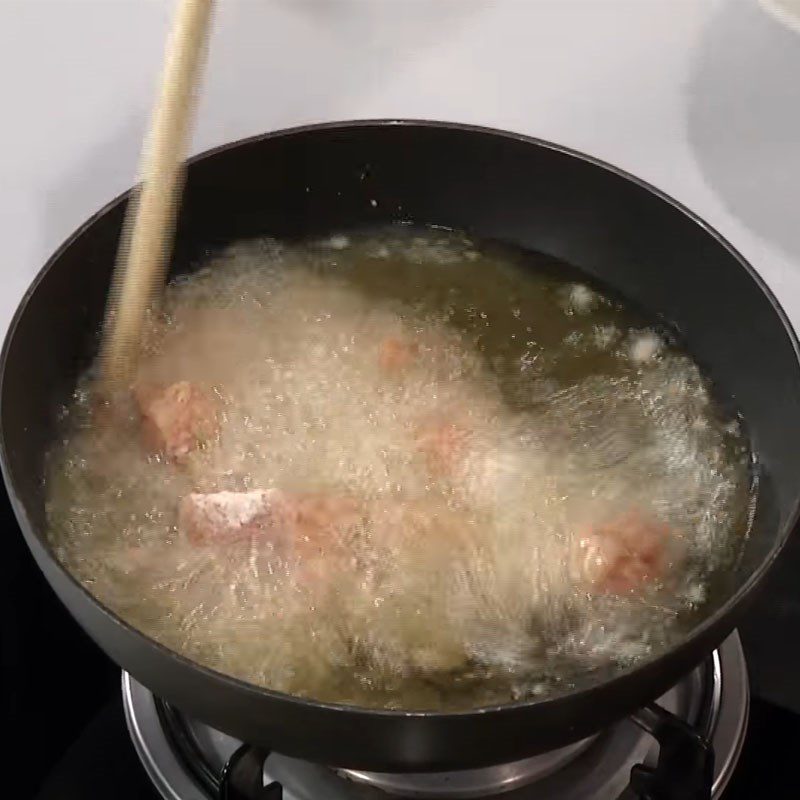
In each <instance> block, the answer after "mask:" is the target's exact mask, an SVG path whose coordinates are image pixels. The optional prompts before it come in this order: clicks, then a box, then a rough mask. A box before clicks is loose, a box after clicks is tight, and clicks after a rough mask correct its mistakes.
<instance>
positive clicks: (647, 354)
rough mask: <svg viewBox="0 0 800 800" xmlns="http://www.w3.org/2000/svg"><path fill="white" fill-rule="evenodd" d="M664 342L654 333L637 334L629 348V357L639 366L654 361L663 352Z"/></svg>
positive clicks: (632, 337) (632, 338)
mask: <svg viewBox="0 0 800 800" xmlns="http://www.w3.org/2000/svg"><path fill="white" fill-rule="evenodd" d="M663 346H664V343H663V341H662V340H661V338H660V337H659V336H657V335H656V334H655V333H653V332H652V331H644V332H642V333H635V334H633V335H632V336H631V341H630V345H629V346H628V357H629V358H630V360H631V361H632V362H633V363H634V364H637V365H643V364H646V363H648V362H650V361H652V360H653V359H654V358H655V357H656V356H657V355H658V354H659V353H660V352H661V350H662V348H663Z"/></svg>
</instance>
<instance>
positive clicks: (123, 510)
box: [46, 227, 755, 710]
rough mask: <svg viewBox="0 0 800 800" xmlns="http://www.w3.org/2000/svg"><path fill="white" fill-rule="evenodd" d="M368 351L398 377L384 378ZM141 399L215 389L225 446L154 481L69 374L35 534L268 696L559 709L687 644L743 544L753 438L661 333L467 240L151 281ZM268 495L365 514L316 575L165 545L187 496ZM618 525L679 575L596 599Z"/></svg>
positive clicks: (565, 275)
mask: <svg viewBox="0 0 800 800" xmlns="http://www.w3.org/2000/svg"><path fill="white" fill-rule="evenodd" d="M387 341H397V342H401V343H402V342H406V343H408V342H414V343H415V347H416V348H417V349H416V350H415V351H414V352H415V358H414V359H413V360H411V362H410V363H409V364H406V365H404V366H403V368H402V369H399V370H394V369H390V370H387V369H386V368H385V366H386V365H385V364H383V365H382V361H381V347H382V344H383V343H385V342H387ZM139 379H140V380H142V381H149V382H155V383H159V382H161V383H171V382H175V381H189V382H192V383H195V384H197V385H199V386H202V387H205V388H206V389H207V390H208V391H210V392H213V393H214V394H215V396H216V398H217V399H218V401H219V403H220V405H221V408H222V412H221V426H220V434H219V437H218V438H217V440H215V441H213V442H211V443H209V445H208V446H206V447H204V448H201V449H198V450H196V451H195V452H193V453H192V454H191V455H190V457H189V458H188V459H187V462H186V463H185V464H183V465H180V466H177V465H175V464H173V463H170V462H168V461H166V460H164V459H163V458H161V457H160V456H158V455H157V454H156V455H154V454H152V453H150V452H148V451H147V450H146V449H145V448H144V447H143V445H142V440H141V432H140V420H139V417H138V413H137V411H136V410H135V408H134V407H133V405H132V404H131V406H130V407H129V408H125V409H124V413H122V414H121V415H118V416H117V417H116V418H115V419H114V422H113V424H109V423H108V421H107V420H106V419H105V417H104V416H103V414H104V413H106V411H107V409H106V410H105V411H104V409H103V408H102V407H98V405H97V404H96V403H95V402H94V401H93V398H94V392H93V377H92V373H91V372H90V373H88V374H87V375H85V376H83V378H82V379H81V381H80V384H79V387H78V389H77V391H76V392H75V395H74V398H73V400H72V402H71V403H70V404H69V406H68V407H66V408H64V409H63V415H62V416H63V419H62V428H61V431H62V434H61V438H60V440H59V442H58V443H57V444H56V445H55V446H54V447H53V449H52V452H51V453H50V454H49V458H48V465H47V475H46V489H47V497H48V501H47V514H48V520H49V537H50V542H51V544H52V546H53V548H54V550H55V552H56V554H57V555H58V557H59V559H60V560H61V561H62V562H63V563H64V564H65V565H66V567H67V568H68V569H69V570H70V571H71V572H72V573H73V574H74V575H75V576H76V577H77V578H78V579H79V580H80V581H81V582H82V583H83V584H84V585H85V586H86V587H87V588H88V589H89V591H91V592H92V593H93V594H94V596H95V597H97V598H98V600H100V601H101V602H103V603H104V604H106V605H107V606H108V607H109V608H111V609H112V610H113V611H115V612H116V613H117V614H119V615H120V616H121V617H122V618H123V619H125V620H126V621H128V622H129V623H130V624H132V625H133V626H135V627H137V628H138V629H140V630H142V631H143V632H144V633H146V634H147V635H149V636H151V637H153V638H154V639H156V640H158V641H159V642H161V643H163V644H164V645H166V646H167V647H170V648H172V649H174V650H176V651H178V652H180V653H182V654H184V655H185V656H188V657H189V658H191V659H193V660H195V661H197V662H199V663H202V664H204V665H206V666H208V667H211V668H213V669H216V670H219V671H221V672H224V673H227V674H231V675H234V676H236V677H238V678H241V679H243V680H246V681H249V682H252V683H254V684H258V685H262V686H265V687H268V688H270V689H274V690H278V691H282V692H287V693H290V694H295V695H301V696H304V697H309V698H313V699H317V700H324V701H329V702H340V703H347V704H354V705H359V706H367V707H382V708H402V709H440V710H451V709H462V708H471V707H479V706H486V705H493V704H498V703H506V702H510V701H516V700H520V699H528V698H533V697H542V696H548V695H552V694H555V693H560V692H564V691H568V690H569V689H570V688H573V687H574V686H577V685H581V684H584V683H586V682H588V681H591V680H592V676H593V675H595V674H596V673H597V672H598V670H603V669H608V668H612V667H620V668H622V667H627V666H630V665H631V664H635V663H637V662H638V661H640V660H642V659H646V658H649V657H651V656H654V655H656V654H658V653H659V652H661V651H663V650H664V649H666V648H668V647H670V646H671V645H672V644H673V643H674V642H675V641H677V640H678V639H679V638H680V637H681V636H682V635H684V633H685V624H682V623H683V620H684V619H685V618H686V616H687V615H688V614H691V613H692V612H694V611H696V609H698V608H701V607H702V605H703V603H704V602H705V599H706V597H705V595H706V591H707V587H708V585H709V580H710V578H711V576H713V575H714V574H715V573H716V572H718V571H719V570H721V569H724V568H725V567H727V566H729V565H730V564H731V563H732V562H733V561H734V559H735V558H736V556H737V554H738V553H739V552H740V550H741V546H742V543H743V541H744V537H745V536H746V535H747V532H748V520H749V519H750V513H751V510H752V507H753V503H754V500H755V498H754V490H753V481H752V470H751V465H752V464H751V456H750V453H749V449H748V443H747V440H746V437H745V435H744V433H743V432H742V430H741V428H740V425H739V423H738V422H737V420H735V419H734V418H732V417H731V416H729V415H726V414H725V413H724V412H723V411H722V409H721V408H720V407H719V406H718V405H717V404H716V403H715V402H714V399H713V397H712V394H711V390H710V386H709V383H708V381H707V380H706V379H705V378H704V377H703V376H702V375H701V373H700V371H699V369H698V367H697V366H696V365H695V364H694V363H693V362H692V360H691V359H690V358H689V357H688V356H687V355H686V354H685V353H683V352H682V351H681V350H680V349H679V348H678V347H676V346H675V345H674V343H672V342H671V341H670V340H669V336H668V335H667V334H666V333H665V332H664V331H663V330H661V329H660V328H659V327H658V326H656V327H654V326H653V325H652V324H651V322H650V321H648V320H646V319H645V318H643V317H642V316H641V315H639V314H637V313H636V312H635V311H633V310H632V309H631V308H629V307H628V306H627V305H626V304H625V303H623V302H620V301H619V300H617V299H615V298H613V297H611V296H610V295H608V294H604V293H603V292H602V291H598V290H597V288H595V287H592V286H590V285H589V284H588V283H587V282H586V280H585V278H584V277H583V276H582V275H581V274H580V273H578V272H577V271H574V270H572V269H571V268H569V267H568V266H566V265H564V264H561V263H557V262H554V261H552V260H550V259H547V258H546V257H544V256H538V255H534V254H530V253H521V252H517V251H515V250H513V249H511V248H507V247H501V246H498V245H491V244H488V243H479V242H473V241H470V240H468V239H467V238H466V237H464V236H462V235H460V234H456V233H452V232H447V231H440V230H419V229H412V228H402V227H394V228H390V229H386V230H380V231H374V232H364V233H361V234H358V235H343V234H337V235H335V236H332V237H330V238H328V239H325V240H322V241H311V242H303V243H299V244H297V243H294V244H290V243H280V242H276V241H274V240H269V239H263V240H253V241H245V242H239V243H237V244H235V245H232V246H231V247H229V248H228V249H226V250H225V251H224V252H221V253H218V254H217V255H215V256H213V257H211V258H209V259H207V261H206V263H204V264H201V265H199V269H198V270H196V271H195V272H194V273H192V274H190V275H187V276H184V277H181V278H179V279H176V280H174V281H173V282H172V283H170V284H169V286H168V287H167V290H166V295H165V298H164V302H163V304H162V306H161V307H160V309H159V310H158V311H157V312H156V311H154V312H153V313H152V314H151V315H150V318H149V323H148V328H147V333H146V337H145V341H144V344H143V356H142V363H141V368H140V375H139ZM430 425H434V426H435V425H439V426H442V425H444V426H454V425H457V426H460V428H461V429H462V430H464V431H467V432H468V438H467V444H466V445H465V446H464V447H463V448H462V449H463V457H461V458H460V461H459V464H458V469H454V470H446V469H445V470H440V469H436V468H435V467H436V465H432V464H431V463H430V460H426V458H425V454H424V452H422V451H421V449H420V444H419V443H420V437H421V433H420V431H424V430H426V429H427V428H426V426H430ZM423 438H424V437H423ZM271 488H276V489H280V490H282V491H286V492H309V491H310V492H316V493H319V494H322V495H326V496H331V497H340V496H348V497H357V498H359V502H360V503H361V504H362V506H363V508H365V509H367V511H366V512H365V514H364V518H363V521H362V523H361V524H360V525H359V526H358V529H357V530H356V531H355V533H354V535H353V537H352V540H351V541H350V542H349V543H348V547H349V548H350V550H349V554H350V557H349V559H348V560H347V561H346V562H342V561H341V559H339V560H335V559H333V558H331V559H330V562H326V561H325V560H324V559H323V564H327V567H326V569H327V570H328V573H329V574H326V575H323V576H321V577H320V576H319V575H317V576H316V577H314V578H312V579H309V577H308V575H307V574H303V573H300V572H298V570H297V568H296V567H297V565H296V564H293V563H291V562H290V561H289V560H286V559H283V560H282V559H281V558H280V557H279V556H278V555H277V554H276V552H275V551H274V550H272V549H271V548H269V547H266V546H264V544H263V543H260V542H259V541H258V540H256V539H250V540H247V541H243V542H235V543H224V542H223V543H216V544H213V545H207V546H198V545H197V544H192V543H191V542H189V541H188V540H187V538H186V537H185V535H184V534H183V533H182V532H181V531H180V530H179V528H178V525H177V507H178V503H179V501H180V499H181V498H182V497H184V496H186V495H187V494H189V493H190V492H216V491H237V492H238V491H252V490H255V489H271ZM633 508H636V509H644V510H645V511H646V512H647V513H648V514H652V515H653V516H654V517H657V518H658V520H659V521H660V522H661V523H663V525H664V526H665V528H666V529H667V530H668V531H669V535H670V537H672V538H674V540H675V543H676V546H679V548H680V552H681V554H682V556H681V558H680V561H677V560H676V561H675V562H674V564H673V563H672V562H671V563H670V568H669V570H668V574H667V575H664V576H660V578H659V580H656V581H653V582H652V583H651V584H649V585H648V586H646V587H645V588H644V589H643V590H642V591H637V592H617V593H611V592H605V591H595V590H594V588H593V586H591V585H589V586H587V585H586V584H585V583H584V582H581V581H580V580H579V579H578V578H576V567H575V559H574V558H573V557H572V556H571V554H573V553H574V552H575V548H576V546H577V542H578V539H579V538H580V536H581V535H582V534H581V532H582V531H586V530H587V529H590V528H591V526H592V525H593V524H595V523H596V522H597V521H598V520H601V519H607V518H609V515H611V516H613V515H614V514H624V513H626V509H633ZM309 580H311V584H312V585H309ZM318 580H325V581H326V585H327V586H328V589H327V590H326V593H325V594H324V597H323V596H321V595H320V593H319V587H318V586H317V585H316V584H315V582H316V581H318Z"/></svg>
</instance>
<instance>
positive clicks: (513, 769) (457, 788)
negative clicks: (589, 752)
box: [338, 737, 597, 800]
mask: <svg viewBox="0 0 800 800" xmlns="http://www.w3.org/2000/svg"><path fill="white" fill-rule="evenodd" d="M596 738H597V737H591V738H589V739H583V740H582V741H580V742H575V743H574V744H571V745H567V747H561V748H559V749H558V750H551V751H550V752H549V753H543V754H542V755H539V756H533V757H532V758H526V759H523V760H521V761H512V762H511V763H509V764H499V765H498V766H495V767H486V768H485V769H465V770H460V771H458V772H428V773H426V772H420V773H407V774H394V773H390V772H361V771H358V770H350V769H343V770H338V773H339V775H341V776H343V777H345V778H348V779H350V780H351V781H354V782H355V783H361V784H365V785H367V786H374V787H375V788H377V789H381V790H382V791H383V792H385V793H386V794H390V795H395V796H397V797H403V798H458V800H466V798H475V797H478V798H480V797H484V798H486V797H496V796H497V795H499V794H503V793H505V792H510V791H512V790H513V789H518V788H520V787H521V786H527V785H529V784H531V783H534V782H535V781H539V780H542V779H543V778H546V777H547V776H548V775H552V774H553V773H554V772H557V771H558V770H560V769H561V768H562V767H564V766H565V765H566V764H567V763H568V762H570V761H572V760H573V759H574V758H577V757H578V756H579V755H580V754H581V753H583V752H584V751H585V750H586V749H587V748H588V747H590V746H591V744H592V743H593V742H594V740H595V739H596Z"/></svg>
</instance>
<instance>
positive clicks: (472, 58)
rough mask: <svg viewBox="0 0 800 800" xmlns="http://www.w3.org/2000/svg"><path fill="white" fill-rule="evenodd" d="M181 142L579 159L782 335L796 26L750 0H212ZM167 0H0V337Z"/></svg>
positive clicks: (94, 179)
mask: <svg viewBox="0 0 800 800" xmlns="http://www.w3.org/2000/svg"><path fill="white" fill-rule="evenodd" d="M217 5H218V9H217V15H216V20H215V25H214V35H213V39H212V42H211V55H210V61H209V65H208V69H207V73H206V82H205V94H204V97H203V101H202V104H201V107H200V119H199V123H198V129H197V133H196V136H195V139H194V144H193V150H194V151H199V150H203V149H205V148H207V147H210V146H212V145H215V144H219V143H222V142H224V141H228V140H232V139H236V138H240V137H242V136H246V135H250V134H254V133H258V132H260V131H264V130H268V129H273V128H280V127H285V126H290V125H294V124H298V123H303V122H310V121H318V120H332V119H344V118H368V117H383V116H407V117H426V118H439V119H451V120H459V121H469V122H477V123H481V124H485V125H491V126H497V127H501V128H508V129H513V130H517V131H521V132H525V133H530V134H533V135H536V136H541V137H543V138H546V139H552V140H554V141H557V142H560V143H563V144H566V145H569V146H571V147H574V148H577V149H579V150H584V151H586V152H589V153H592V154H593V155H596V156H599V157H601V158H603V159H606V160H608V161H611V162H614V163H616V164H618V165H620V166H622V167H623V168H625V169H627V170H630V171H631V172H634V173H636V174H638V175H640V176H641V177H643V178H645V179H647V180H649V181H651V182H653V183H655V184H656V185H658V186H660V187H661V188H663V189H664V190H666V191H667V192H669V193H670V194H672V195H674V196H676V197H677V198H678V199H680V200H681V201H683V202H684V203H686V204H687V205H688V206H690V207H691V208H693V209H694V210H696V211H697V212H699V213H700V214H701V215H702V216H704V217H705V218H706V219H707V220H708V221H709V222H710V223H711V224H712V225H714V226H716V227H717V228H718V229H719V230H720V231H721V232H722V233H723V234H724V235H725V236H727V237H728V238H729V239H730V240H731V241H732V242H733V244H734V245H735V246H736V247H738V248H739V249H740V250H741V251H742V252H743V253H744V255H745V256H746V257H748V258H749V259H750V260H751V261H752V263H753V264H754V265H755V266H756V267H757V269H758V270H759V271H760V272H761V273H762V274H763V275H764V277H765V278H766V280H767V282H768V283H769V284H770V285H771V286H772V287H773V289H774V290H775V291H776V292H777V294H778V296H779V298H780V299H781V301H782V302H783V304H784V305H785V307H786V308H787V311H788V312H789V314H790V316H791V318H792V319H793V321H794V323H795V325H796V326H797V327H798V328H800V77H799V76H800V35H797V34H796V33H792V32H791V31H790V30H789V29H787V28H785V27H782V26H781V25H780V24H779V23H778V22H776V21H775V20H774V19H773V18H771V17H769V16H768V15H767V14H765V13H764V12H763V11H762V9H761V7H760V6H759V5H758V3H757V2H756V0H217ZM171 10H172V4H171V2H168V0H0V104H1V105H0V109H2V112H0V243H2V250H0V329H2V330H5V327H6V325H7V323H8V320H9V318H10V316H11V314H12V313H13V310H14V308H15V306H16V304H17V302H18V301H19V298H20V297H21V295H22V292H23V291H24V289H25V287H26V286H27V284H28V282H29V281H30V280H31V278H32V277H33V276H34V274H35V273H36V271H37V270H38V269H39V267H40V266H41V265H42V263H43V262H44V261H45V260H46V258H47V257H48V255H49V254H50V252H52V250H53V249H54V248H55V247H57V246H58V244H59V243H60V242H61V241H62V240H63V239H64V238H65V237H66V236H67V235H68V234H69V233H70V232H71V231H72V230H73V229H74V228H75V227H76V226H77V225H78V224H79V223H80V222H81V221H83V220H84V219H85V218H86V217H87V216H88V215H89V214H91V213H92V212H93V211H94V210H96V209H97V208H98V207H99V206H101V205H102V204H104V203H105V202H106V201H107V200H109V199H110V198H111V197H113V196H114V195H116V194H117V193H119V192H120V191H122V190H123V189H125V188H126V187H128V186H129V185H130V184H131V183H132V181H133V179H134V176H135V172H136V165H137V162H138V155H139V148H140V142H141V138H142V135H143V133H144V130H145V127H146V123H147V119H148V115H149V108H150V104H151V101H152V96H153V90H154V86H155V83H156V80H157V76H158V73H159V69H160V63H161V56H162V50H163V44H164V37H165V35H166V30H167V26H168V23H169V19H170V15H171Z"/></svg>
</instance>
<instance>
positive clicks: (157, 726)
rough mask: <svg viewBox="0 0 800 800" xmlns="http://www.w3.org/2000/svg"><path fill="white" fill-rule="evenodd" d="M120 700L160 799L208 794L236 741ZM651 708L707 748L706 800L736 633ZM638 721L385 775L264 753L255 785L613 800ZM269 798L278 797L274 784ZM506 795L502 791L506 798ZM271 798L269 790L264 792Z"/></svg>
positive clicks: (734, 732) (307, 792)
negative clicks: (534, 751) (498, 759)
mask: <svg viewBox="0 0 800 800" xmlns="http://www.w3.org/2000/svg"><path fill="white" fill-rule="evenodd" d="M123 700H124V705H125V713H126V718H127V721H128V728H129V730H130V733H131V738H132V740H133V743H134V746H135V748H136V750H137V752H138V754H139V757H140V758H141V760H142V763H143V764H144V766H145V769H146V770H147V772H148V774H149V775H150V778H151V779H152V781H153V783H154V784H155V786H156V787H157V789H158V790H159V792H160V793H161V795H162V796H163V797H164V798H165V800H213V798H216V797H218V796H219V790H220V780H221V775H222V771H223V768H224V767H225V765H226V763H228V761H229V760H230V758H231V756H232V755H233V753H234V752H236V751H237V750H238V749H239V748H240V747H241V742H239V741H237V740H236V739H233V738H231V737H230V736H227V735H226V734H223V733H220V732H219V731H216V730H214V729H212V728H209V727H208V726H207V725H204V724H203V723H200V722H197V721H195V720H192V719H190V718H188V717H185V716H184V715H183V714H182V713H181V712H180V711H178V710H176V709H174V708H172V707H170V706H169V705H167V704H166V703H163V702H161V701H160V700H158V699H157V698H155V697H154V696H153V695H152V694H151V693H150V692H149V691H148V690H147V689H145V688H144V687H143V686H141V685H140V684H138V683H136V681H134V680H133V679H132V678H131V677H130V676H129V675H127V674H123ZM658 704H659V705H660V706H662V707H663V708H664V709H666V710H667V711H669V712H672V714H675V715H676V716H677V717H679V718H680V719H682V720H684V721H685V722H687V723H688V724H689V725H691V726H692V727H693V728H694V729H695V730H696V731H697V732H698V733H699V734H701V735H702V736H704V737H705V738H707V739H708V740H709V742H710V743H711V745H712V747H713V750H714V753H715V756H716V758H715V769H714V777H713V794H712V797H713V798H714V800H716V798H719V796H720V795H721V794H722V792H723V790H724V788H725V786H726V785H727V783H728V780H729V778H730V776H731V773H732V772H733V769H734V767H735V765H736V762H737V760H738V757H739V753H740V750H741V747H742V743H743V740H744V735H745V729H746V724H747V715H748V708H749V690H748V685H747V668H746V665H745V662H744V654H743V652H742V648H741V644H740V642H739V637H738V635H737V634H735V633H734V634H733V635H732V636H731V637H730V638H729V639H728V640H727V641H726V642H725V643H724V644H723V645H722V646H721V647H720V649H719V650H717V651H715V652H714V653H713V654H712V655H711V656H710V657H709V658H708V659H707V661H706V663H705V664H703V665H702V666H701V667H699V668H698V669H696V670H695V671H694V672H693V673H691V674H690V675H688V676H687V677H686V678H685V679H684V680H683V681H681V682H680V683H679V684H677V685H676V686H675V687H673V689H671V690H670V691H669V692H667V694H665V695H664V696H663V697H661V698H659V700H658ZM637 716H638V717H639V718H640V719H639V724H638V725H637V724H636V723H634V722H633V721H632V720H631V719H626V720H622V721H621V722H619V723H618V724H616V725H615V726H613V727H612V728H610V729H608V730H606V731H603V732H602V733H600V734H598V735H597V736H595V737H593V738H591V739H587V740H584V741H581V742H576V743H575V744H572V745H569V746H568V747H564V748H561V749H559V750H555V751H552V752H550V753H545V754H543V755H540V756H534V757H532V758H528V759H524V760H522V761H517V762H513V763H510V764H503V765H499V766H496V767H489V768H485V769H474V770H461V771H458V772H451V773H428V774H407V775H395V774H385V773H374V772H362V771H356V770H334V769H330V768H327V767H324V766H321V765H318V764H312V763H309V762H306V761H301V760H298V759H293V758H289V757H287V756H283V755H280V754H278V753H273V754H271V755H270V756H269V758H267V760H266V763H265V765H264V783H265V784H272V783H275V784H279V785H280V787H282V798H283V800H391V798H393V797H394V798H397V797H403V798H442V800H445V799H447V800H455V799H456V798H464V799H466V798H473V799H474V798H481V797H482V798H493V797H501V798H502V797H505V796H508V797H509V800H510V798H511V797H512V796H513V798H514V800H552V798H559V800H619V798H620V797H621V795H622V794H623V792H625V795H624V796H625V797H629V796H632V795H629V793H628V792H626V789H628V787H629V781H630V775H631V768H632V767H633V766H634V765H636V764H643V765H645V767H654V766H655V764H656V762H657V758H658V751H659V748H658V745H657V743H656V741H655V739H654V738H652V737H651V736H650V735H649V734H648V733H646V732H645V731H644V730H643V729H642V728H641V727H640V725H645V727H647V724H648V714H647V713H646V710H643V711H642V712H641V713H640V714H638V715H637ZM274 789H275V796H276V797H280V796H281V794H280V788H279V787H278V786H277V785H276V786H275V787H274ZM506 793H509V794H507V795H506ZM270 796H272V795H270Z"/></svg>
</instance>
